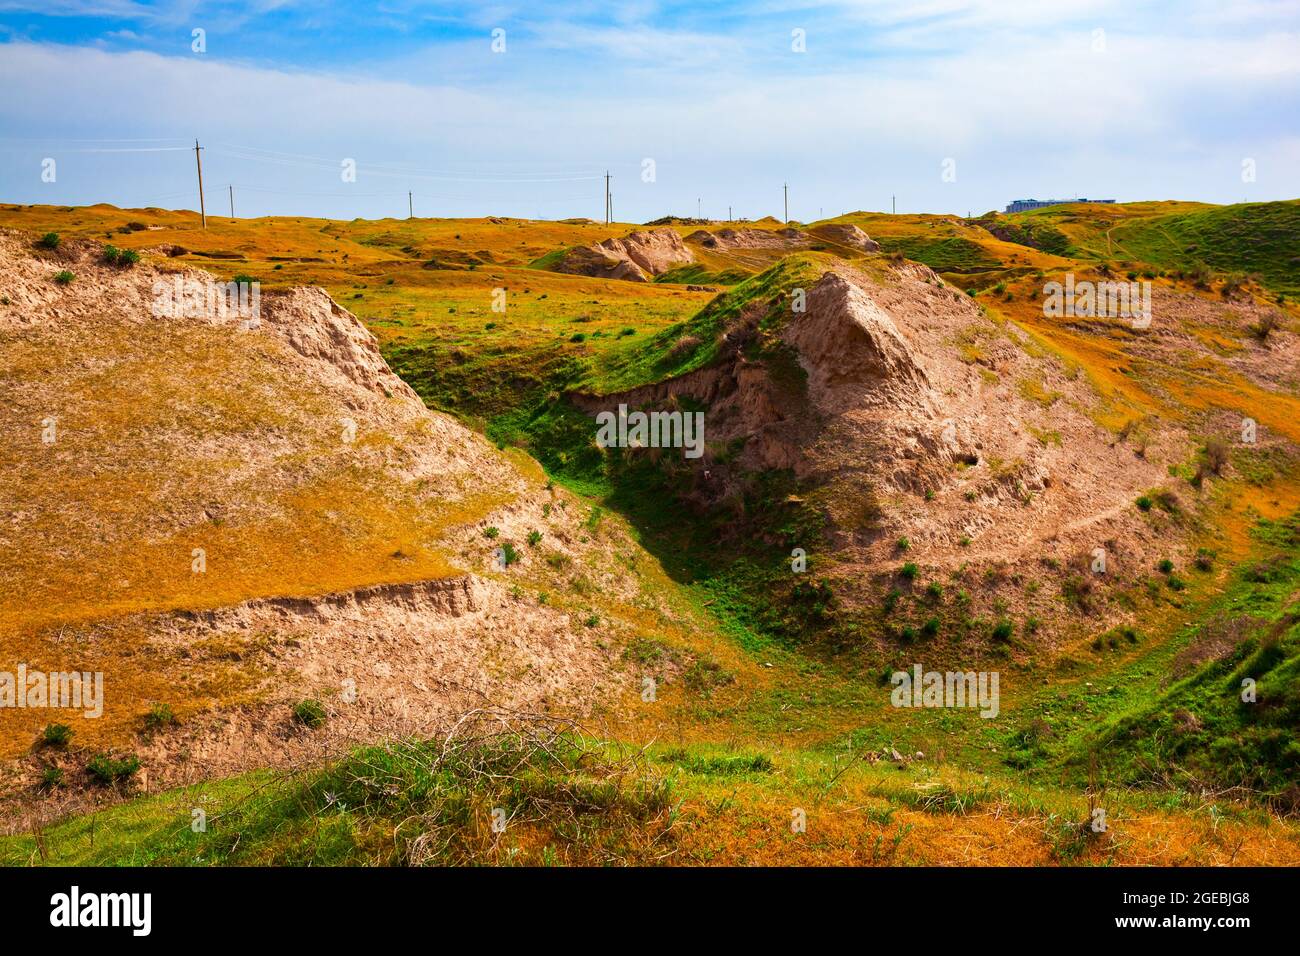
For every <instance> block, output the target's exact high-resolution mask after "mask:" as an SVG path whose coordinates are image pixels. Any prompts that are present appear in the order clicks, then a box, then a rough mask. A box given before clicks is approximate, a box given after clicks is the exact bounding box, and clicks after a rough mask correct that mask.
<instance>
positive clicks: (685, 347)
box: [668, 335, 700, 361]
mask: <svg viewBox="0 0 1300 956" xmlns="http://www.w3.org/2000/svg"><path fill="white" fill-rule="evenodd" d="M699 345H700V339H699V337H698V336H695V335H683V336H682V337H681V338H680V339H678V340H677V341H676V342H674V343H673V347H672V348H670V349H669V350H668V357H669V358H670V359H673V360H674V361H677V360H679V359H684V358H685V357H686V356H688V355H690V354H691V353H692V352H694V351H695V350H696V349H697V348H699Z"/></svg>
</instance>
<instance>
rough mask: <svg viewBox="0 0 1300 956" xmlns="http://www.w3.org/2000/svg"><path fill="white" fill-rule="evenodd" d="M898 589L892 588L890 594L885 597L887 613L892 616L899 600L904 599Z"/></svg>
mask: <svg viewBox="0 0 1300 956" xmlns="http://www.w3.org/2000/svg"><path fill="white" fill-rule="evenodd" d="M902 596H903V595H902V593H901V592H900V591H899V590H898V588H890V589H889V593H888V594H886V595H885V613H886V614H891V613H893V610H894V608H895V607H897V606H898V599H899V598H900V597H902Z"/></svg>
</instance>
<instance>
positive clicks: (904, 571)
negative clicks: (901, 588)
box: [898, 561, 920, 581]
mask: <svg viewBox="0 0 1300 956" xmlns="http://www.w3.org/2000/svg"><path fill="white" fill-rule="evenodd" d="M919 570H920V568H918V567H917V566H916V565H915V564H913V563H912V562H911V561H909V562H907V564H905V565H903V566H902V567H901V568H899V570H898V573H899V574H901V575H902V576H903V577H905V578H907V580H909V581H911V580H912V579H913V578H915V577H916V572H917V571H919Z"/></svg>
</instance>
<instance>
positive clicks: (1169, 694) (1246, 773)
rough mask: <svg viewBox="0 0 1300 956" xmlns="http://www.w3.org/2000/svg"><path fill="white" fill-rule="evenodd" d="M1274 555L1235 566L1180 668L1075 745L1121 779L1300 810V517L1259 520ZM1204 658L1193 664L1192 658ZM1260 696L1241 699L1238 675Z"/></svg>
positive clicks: (1078, 757) (1077, 755)
mask: <svg viewBox="0 0 1300 956" xmlns="http://www.w3.org/2000/svg"><path fill="white" fill-rule="evenodd" d="M1258 535H1259V537H1260V538H1261V539H1262V540H1263V541H1264V542H1266V543H1267V544H1270V545H1272V547H1273V548H1274V549H1275V550H1274V553H1273V555H1272V557H1271V558H1269V559H1267V560H1265V561H1263V562H1254V563H1251V564H1249V565H1247V566H1246V567H1244V568H1241V569H1238V570H1237V571H1236V573H1235V575H1234V582H1233V586H1232V588H1231V590H1230V591H1229V593H1228V595H1227V596H1226V597H1225V599H1224V600H1223V601H1222V602H1221V603H1220V605H1219V606H1218V607H1217V608H1216V609H1215V612H1214V613H1213V614H1211V615H1209V616H1208V617H1206V618H1205V619H1204V620H1203V621H1202V623H1200V624H1199V625H1198V626H1197V627H1196V629H1195V631H1194V633H1193V634H1192V635H1191V637H1190V639H1189V641H1188V645H1187V646H1188V648H1189V650H1188V652H1187V654H1188V657H1187V658H1186V663H1185V664H1184V667H1186V668H1190V670H1189V672H1188V673H1186V674H1180V672H1179V671H1177V670H1176V671H1175V672H1174V676H1175V677H1177V678H1178V679H1177V680H1176V681H1175V682H1174V683H1173V684H1172V685H1171V686H1170V687H1168V689H1166V690H1164V691H1163V692H1161V693H1158V694H1156V695H1153V697H1152V698H1151V699H1147V700H1144V701H1142V702H1141V703H1140V704H1139V705H1138V706H1136V707H1134V708H1133V709H1132V710H1128V711H1124V712H1121V713H1120V714H1118V715H1116V716H1115V717H1113V718H1112V719H1111V720H1110V721H1109V722H1108V723H1107V725H1106V726H1105V727H1104V728H1103V729H1101V730H1099V731H1098V732H1097V733H1096V735H1095V737H1093V738H1091V739H1088V740H1086V741H1084V742H1083V743H1082V745H1081V746H1079V747H1078V748H1076V750H1075V752H1074V753H1073V754H1071V755H1070V759H1071V761H1072V762H1073V763H1075V764H1076V765H1078V764H1081V763H1082V762H1084V761H1085V760H1086V759H1087V758H1088V755H1090V754H1092V753H1096V754H1098V755H1099V756H1100V757H1101V759H1102V760H1103V762H1104V764H1105V766H1106V767H1107V769H1108V771H1109V772H1110V773H1111V774H1112V775H1113V777H1114V779H1117V780H1119V781H1121V782H1124V783H1129V784H1135V785H1146V786H1152V785H1165V784H1166V783H1167V782H1168V781H1169V779H1170V778H1171V777H1172V778H1176V779H1177V780H1178V781H1179V782H1180V783H1181V784H1182V785H1184V786H1188V787H1190V788H1195V787H1197V786H1203V787H1205V788H1207V789H1222V788H1233V787H1240V788H1244V789H1245V790H1246V791H1250V792H1253V793H1254V794H1256V795H1257V796H1258V797H1259V798H1260V799H1262V800H1264V801H1266V802H1270V803H1273V804H1275V805H1277V806H1279V808H1280V809H1283V810H1286V811H1290V812H1294V811H1295V810H1300V790H1298V789H1297V786H1296V784H1297V781H1298V780H1300V741H1298V740H1297V739H1296V736H1295V728H1296V726H1297V725H1300V603H1298V602H1297V601H1296V596H1297V593H1298V591H1297V589H1298V588H1300V513H1298V514H1296V515H1293V516H1292V517H1291V518H1290V519H1289V520H1288V521H1283V522H1269V521H1261V522H1260V525H1259V529H1258ZM1202 657H1203V658H1204V659H1203V660H1199V661H1198V658H1202ZM1247 679H1249V680H1253V681H1254V682H1255V694H1256V698H1257V699H1256V700H1255V701H1254V702H1247V701H1244V700H1243V699H1242V698H1243V681H1245V680H1247Z"/></svg>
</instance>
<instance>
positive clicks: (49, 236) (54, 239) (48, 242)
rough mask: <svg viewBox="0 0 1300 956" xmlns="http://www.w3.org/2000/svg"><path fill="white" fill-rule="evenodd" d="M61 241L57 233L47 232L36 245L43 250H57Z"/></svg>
mask: <svg viewBox="0 0 1300 956" xmlns="http://www.w3.org/2000/svg"><path fill="white" fill-rule="evenodd" d="M61 241H62V240H60V239H59V234H58V233H57V232H47V233H46V234H45V235H43V236H41V238H40V240H39V241H38V242H37V243H36V244H37V245H38V246H40V247H41V248H42V249H57V248H59V243H60V242H61Z"/></svg>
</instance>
